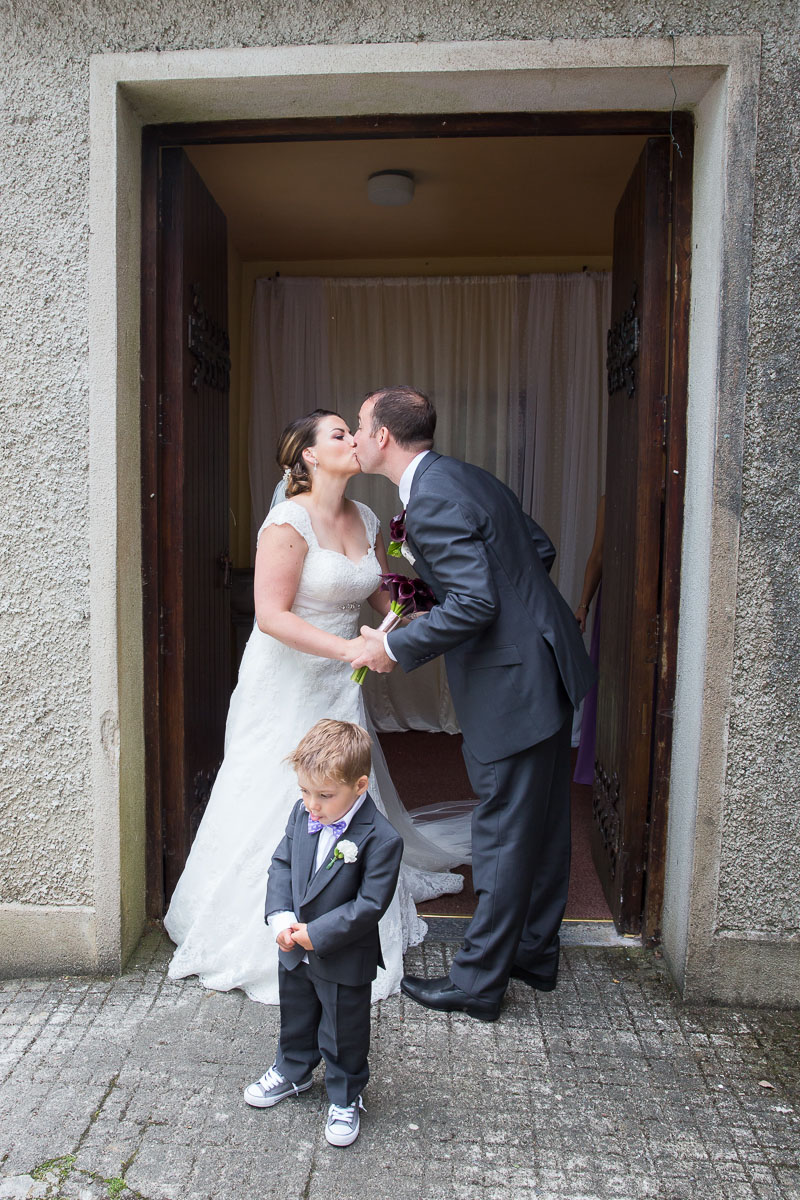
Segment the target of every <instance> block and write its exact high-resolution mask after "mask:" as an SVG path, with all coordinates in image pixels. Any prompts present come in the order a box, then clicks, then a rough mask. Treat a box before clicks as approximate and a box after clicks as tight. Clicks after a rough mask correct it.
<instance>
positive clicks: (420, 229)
mask: <svg viewBox="0 0 800 1200" xmlns="http://www.w3.org/2000/svg"><path fill="white" fill-rule="evenodd" d="M643 143H644V138H643V137H641V136H602V137H601V136H595V137H538V138H535V137H481V138H446V139H445V138H443V139H441V140H439V139H435V138H419V139H411V138H409V139H387V140H383V141H379V140H375V141H372V140H364V141H344V142H341V141H331V142H266V143H258V144H250V145H220V146H193V147H190V148H188V149H187V153H188V155H189V157H190V159H191V161H192V162H193V163H194V165H195V166H196V167H197V169H198V171H199V172H200V175H201V176H202V177H203V179H204V180H205V182H206V184H207V186H208V187H209V189H210V191H211V193H212V195H213V196H214V197H215V199H216V200H217V203H218V204H219V205H220V207H221V208H222V210H223V211H224V212H225V214H226V216H227V218H228V228H229V232H230V234H231V237H232V239H233V242H234V245H235V246H236V248H237V250H238V251H239V254H240V255H241V257H242V259H243V260H245V261H248V260H264V259H266V260H284V261H286V260H295V261H302V260H318V259H348V258H359V259H364V258H414V257H423V256H426V255H428V256H436V257H437V258H440V257H450V256H453V257H455V256H469V257H487V256H488V257H491V256H510V255H515V256H530V255H551V256H552V255H559V254H563V255H581V254H585V255H587V256H589V255H603V254H605V255H610V254H611V250H612V233H613V219H614V209H615V207H616V204H617V202H618V200H619V197H620V195H621V194H622V191H623V189H624V187H625V184H626V182H627V180H628V177H629V176H630V173H631V171H632V170H633V166H634V164H635V162H636V159H637V158H638V156H639V153H640V151H641V148H642V145H643ZM380 170H403V171H410V172H412V173H413V175H414V178H415V180H416V192H415V196H414V199H413V201H412V202H411V204H409V205H407V206H406V207H402V208H381V207H377V206H375V205H372V204H370V203H369V201H368V200H367V178H368V177H369V175H371V174H372V173H373V172H375V171H380Z"/></svg>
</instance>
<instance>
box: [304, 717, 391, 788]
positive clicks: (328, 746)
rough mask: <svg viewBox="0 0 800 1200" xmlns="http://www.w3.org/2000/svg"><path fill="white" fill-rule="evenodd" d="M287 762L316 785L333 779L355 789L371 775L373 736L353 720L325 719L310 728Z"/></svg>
mask: <svg viewBox="0 0 800 1200" xmlns="http://www.w3.org/2000/svg"><path fill="white" fill-rule="evenodd" d="M286 761H287V762H289V763H291V764H292V766H293V767H294V769H295V771H302V772H303V774H304V775H307V776H308V778H309V779H313V780H314V781H315V782H318V783H321V782H323V780H326V779H330V780H331V781H332V782H334V783H346V784H349V785H351V786H352V785H353V784H354V783H356V782H357V781H358V780H359V779H360V778H361V777H362V775H369V769H370V766H371V765H372V750H371V746H370V737H369V734H368V733H367V731H366V729H362V728H361V726H360V725H354V724H353V723H352V722H351V721H331V720H330V719H328V718H326V719H324V720H322V721H317V723H316V725H312V726H311V728H310V729H309V731H308V733H307V734H306V735H305V737H304V738H302V739H301V741H300V743H299V745H298V746H297V747H296V749H295V750H294V751H293V752H292V753H291V754H290V755H289V756H288V757H287V760H286Z"/></svg>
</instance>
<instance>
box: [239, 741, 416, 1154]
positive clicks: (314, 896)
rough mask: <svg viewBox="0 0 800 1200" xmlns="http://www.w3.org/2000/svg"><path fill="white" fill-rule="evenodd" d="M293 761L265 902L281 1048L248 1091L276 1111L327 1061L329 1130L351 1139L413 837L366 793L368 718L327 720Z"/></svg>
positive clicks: (339, 1139)
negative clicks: (377, 987)
mask: <svg viewBox="0 0 800 1200" xmlns="http://www.w3.org/2000/svg"><path fill="white" fill-rule="evenodd" d="M288 761H289V762H290V763H291V764H292V766H293V767H294V769H295V771H296V772H297V780H298V783H299V785H300V792H301V799H300V800H298V802H297V804H296V805H295V807H294V808H293V810H292V813H291V816H290V817H289V823H288V824H287V826H286V834H285V836H284V839H283V841H282V842H281V844H280V845H279V846H278V849H277V850H276V851H275V854H274V855H273V858H272V865H271V867H270V869H269V882H268V884H267V902H266V908H265V916H266V920H267V923H268V924H269V926H270V928H271V929H272V931H273V933H274V934H275V938H276V941H277V943H278V949H279V954H278V987H279V992H280V1005H281V1029H280V1036H279V1041H278V1054H277V1057H276V1059H275V1062H274V1063H273V1065H272V1066H271V1067H270V1068H269V1070H268V1071H267V1072H266V1073H265V1074H264V1075H262V1076H261V1078H260V1079H259V1080H258V1081H257V1082H256V1083H251V1084H250V1086H249V1087H247V1088H245V1093H244V1098H245V1100H246V1101H247V1103H248V1104H252V1105H253V1107H255V1108H270V1107H271V1106H272V1105H273V1104H278V1103H279V1101H281V1100H284V1099H285V1098H286V1097H287V1096H296V1095H298V1094H299V1093H300V1092H304V1091H306V1089H307V1088H310V1087H311V1082H312V1080H311V1073H312V1071H313V1070H314V1068H315V1067H316V1065H317V1063H318V1062H319V1061H320V1058H324V1059H325V1068H326V1069H325V1086H326V1088H327V1092H328V1097H329V1099H330V1101H331V1104H330V1108H329V1109H328V1119H327V1122H326V1125H325V1137H326V1138H327V1140H328V1141H329V1142H330V1144H331V1145H332V1146H349V1145H350V1143H351V1142H354V1141H355V1140H356V1138H357V1137H358V1132H359V1125H360V1119H359V1109H360V1108H362V1107H363V1105H362V1103H361V1092H362V1090H363V1088H364V1085H365V1084H366V1082H367V1079H368V1078H369V1068H368V1067H367V1053H368V1051H369V1021H370V998H371V991H372V988H371V984H372V980H373V979H374V978H375V976H376V974H377V970H378V967H379V966H381V967H382V966H383V957H382V955H381V944H380V939H379V937H378V922H379V920H380V919H381V917H382V916H383V914H384V913H385V912H386V909H387V908H388V907H389V903H390V901H391V899H392V896H393V895H394V890H395V887H396V886H397V876H398V874H399V871H400V858H401V856H402V853H403V840H402V838H401V837H400V836H399V835H398V834H397V833H396V832H395V830H394V829H393V828H392V826H391V825H390V824H389V822H388V821H387V820H386V818H385V817H383V816H382V815H381V814H380V813H379V812H378V810H377V809H376V807H375V805H374V804H373V802H372V800H371V799H370V797H369V795H368V794H367V783H368V782H369V780H368V776H369V769H370V740H369V734H368V733H367V731H366V730H365V729H362V728H361V726H360V725H353V724H350V723H349V722H347V721H330V720H325V721H318V722H317V724H316V725H314V726H313V727H312V728H311V729H310V730H309V731H308V733H307V734H306V735H305V737H304V738H303V739H302V741H301V742H300V744H299V746H298V747H297V749H296V750H295V751H294V753H293V754H292V755H291V756H290V758H289V760H288ZM344 835H346V836H344Z"/></svg>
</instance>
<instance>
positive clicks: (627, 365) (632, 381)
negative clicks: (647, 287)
mask: <svg viewBox="0 0 800 1200" xmlns="http://www.w3.org/2000/svg"><path fill="white" fill-rule="evenodd" d="M636 291H637V287H636V284H635V283H634V285H633V287H632V289H631V302H630V304H629V305H628V307H627V308H626V309H625V311H624V313H623V314H622V316H621V317H620V318H619V320H618V321H617V322H616V324H615V325H612V326H611V328H610V329H609V331H608V337H607V338H606V372H607V374H608V394H609V396H613V395H614V394H615V393H616V392H621V391H625V392H626V394H627V396H628V398H629V399H632V398H633V395H634V393H635V391H636V371H635V368H634V363H635V362H636V359H637V357H638V354H639V332H640V327H639V317H638V315H637V312H636Z"/></svg>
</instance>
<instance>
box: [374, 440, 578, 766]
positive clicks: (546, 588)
mask: <svg viewBox="0 0 800 1200" xmlns="http://www.w3.org/2000/svg"><path fill="white" fill-rule="evenodd" d="M406 540H407V545H408V548H409V549H410V551H411V554H412V555H413V556H414V560H415V561H414V567H415V569H416V571H417V572H418V574H419V575H420V576H421V577H422V578H423V579H424V580H425V581H426V583H428V584H429V585H430V586H431V588H432V589H433V591H434V593H435V594H436V598H437V600H438V602H439V603H438V605H437V607H436V608H434V609H433V610H432V611H431V612H430V613H429V614H427V615H426V616H424V617H420V618H419V619H417V620H415V621H411V622H410V623H409V624H408V625H406V626H405V627H403V628H401V629H397V630H396V631H395V632H393V633H390V634H389V646H390V648H391V651H392V653H393V654H394V655H395V657H396V658H397V661H398V662H399V664H400V666H401V667H402V668H403V670H404V671H413V670H414V669H415V668H416V667H419V666H422V664H423V663H426V662H428V661H429V660H430V659H432V658H435V657H436V656H437V655H439V654H444V656H445V664H446V667H447V678H448V681H449V684H450V691H451V693H452V696H453V705H454V707H455V710H456V713H457V715H458V719H459V722H460V724H461V728H462V731H463V734H464V740H465V742H466V744H467V746H468V747H469V749H470V751H471V752H472V753H473V754H474V755H475V757H476V758H477V759H478V761H479V762H484V763H488V762H493V761H497V760H499V759H501V758H507V757H508V756H509V755H511V754H516V753H518V752H519V751H521V750H524V749H526V748H527V747H528V746H533V745H535V744H536V743H537V742H541V741H544V739H545V738H548V737H550V736H551V735H552V734H553V733H555V732H556V730H558V729H559V728H560V727H561V725H562V724H563V722H564V720H565V718H566V716H567V714H568V712H569V709H570V706H572V707H577V705H578V704H579V703H580V701H581V699H582V698H583V696H584V695H585V694H586V692H587V691H588V690H589V688H590V687H591V684H592V682H593V681H594V677H595V672H594V668H593V666H592V664H591V662H590V660H589V656H588V654H587V653H586V650H585V648H584V645H583V638H582V637H581V633H580V630H579V629H578V623H577V621H576V620H575V618H574V616H573V615H572V612H571V611H570V609H569V606H568V605H567V603H566V601H565V600H564V598H563V596H562V595H561V594H560V592H559V591H558V589H557V588H556V587H555V585H554V584H553V582H552V580H551V579H550V577H549V574H548V571H549V569H550V567H551V565H552V562H553V559H554V558H555V549H554V548H553V546H552V543H551V542H550V539H549V538H548V537H547V535H546V534H545V533H544V531H543V530H542V529H541V528H540V527H539V526H538V525H537V524H536V522H535V521H533V520H531V518H530V517H529V516H527V514H525V513H524V512H523V511H522V508H521V507H520V504H519V501H518V500H517V498H516V496H515V495H514V493H513V492H511V491H510V490H509V488H507V487H506V486H505V484H502V483H501V482H500V481H499V480H498V479H495V477H494V476H493V475H490V474H489V472H488V471H483V470H481V468H480V467H475V466H472V465H470V464H469V463H463V462H459V461H458V459H454V458H448V457H446V456H444V455H441V454H436V453H435V452H431V453H430V454H428V455H427V456H426V458H424V459H423V460H422V462H421V463H420V465H419V466H418V467H417V470H416V473H415V475H414V479H413V482H412V484H411V495H410V498H409V501H408V505H407V508H406Z"/></svg>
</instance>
